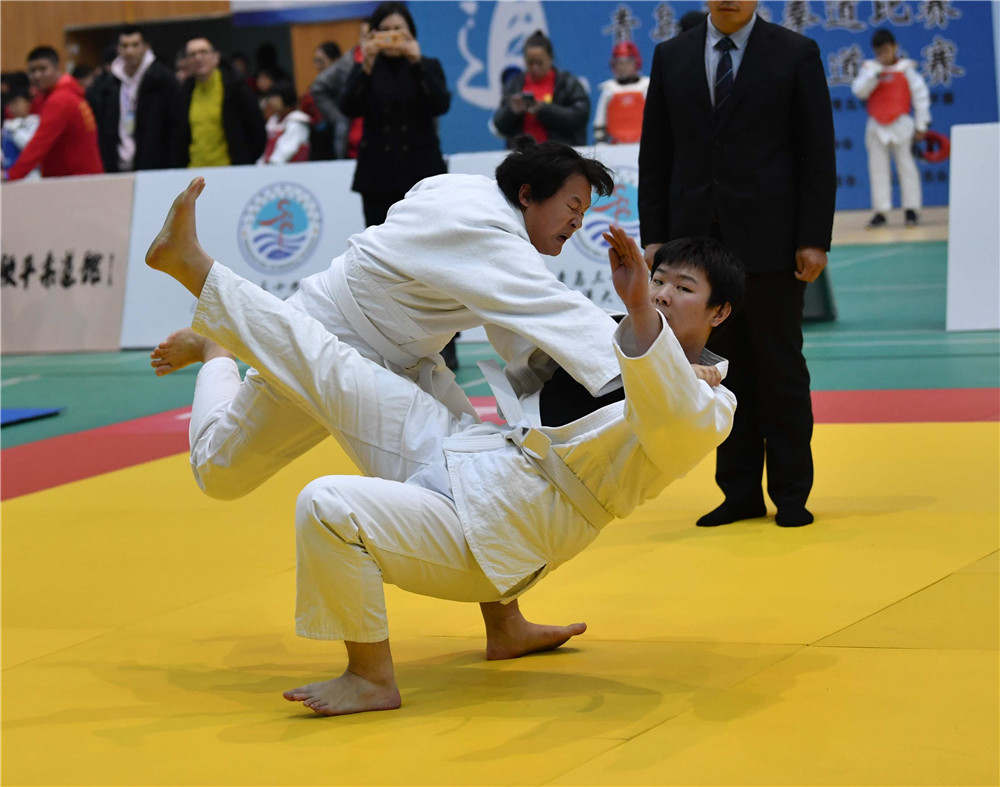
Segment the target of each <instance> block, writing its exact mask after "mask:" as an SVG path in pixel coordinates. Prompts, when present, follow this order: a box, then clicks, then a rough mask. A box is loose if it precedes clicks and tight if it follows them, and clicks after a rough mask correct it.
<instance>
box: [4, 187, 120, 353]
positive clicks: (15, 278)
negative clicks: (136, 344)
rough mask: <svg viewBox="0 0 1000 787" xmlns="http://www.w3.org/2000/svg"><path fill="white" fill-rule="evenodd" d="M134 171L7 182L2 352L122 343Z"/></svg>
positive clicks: (77, 349) (111, 347)
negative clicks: (119, 173) (111, 175)
mask: <svg viewBox="0 0 1000 787" xmlns="http://www.w3.org/2000/svg"><path fill="white" fill-rule="evenodd" d="M132 183H133V178H132V177H131V176H119V177H114V178H60V179H58V180H49V181H44V182H33V183H23V184H20V183H19V184H10V185H5V186H4V188H3V190H2V192H0V195H2V211H3V232H2V243H0V245H2V249H0V252H2V254H0V299H2V303H0V312H2V336H3V339H2V351H3V352H5V353H29V352H87V351H113V350H117V349H119V347H120V345H119V332H120V329H121V315H122V306H123V301H124V295H125V267H126V266H125V260H126V254H127V250H128V237H129V228H130V225H131V219H132Z"/></svg>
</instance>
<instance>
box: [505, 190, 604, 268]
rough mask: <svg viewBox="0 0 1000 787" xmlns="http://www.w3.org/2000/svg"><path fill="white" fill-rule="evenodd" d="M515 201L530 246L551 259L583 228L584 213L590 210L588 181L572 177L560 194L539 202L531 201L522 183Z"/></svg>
mask: <svg viewBox="0 0 1000 787" xmlns="http://www.w3.org/2000/svg"><path fill="white" fill-rule="evenodd" d="M518 198H519V200H520V202H521V207H522V209H523V212H524V225H525V227H526V228H527V230H528V237H529V238H530V239H531V245H532V246H534V247H535V248H536V249H538V251H539V253H540V254H548V255H549V256H551V257H554V256H556V255H557V254H559V252H561V251H562V248H563V244H564V243H566V241H568V240H569V239H570V238H571V237H573V233H574V232H576V231H577V230H578V229H580V227H581V226H582V225H583V214H584V213H586V212H587V210H588V209H589V208H590V181H589V180H587V179H586V178H585V177H584V176H583V175H579V174H578V175H571V176H570V177H569V178H567V179H566V182H565V183H563V185H562V188H560V189H559V191H557V192H556V193H555V194H553V195H552V196H551V197H549V198H548V199H546V200H542V201H541V202H536V201H534V200H532V199H531V187H530V186H528V185H527V184H525V185H523V186H521V190H520V192H518Z"/></svg>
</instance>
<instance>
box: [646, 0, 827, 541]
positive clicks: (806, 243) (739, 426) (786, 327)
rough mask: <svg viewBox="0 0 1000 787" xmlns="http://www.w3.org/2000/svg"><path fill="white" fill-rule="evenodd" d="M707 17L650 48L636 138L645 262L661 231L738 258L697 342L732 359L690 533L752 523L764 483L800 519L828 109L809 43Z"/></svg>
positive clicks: (784, 520)
mask: <svg viewBox="0 0 1000 787" xmlns="http://www.w3.org/2000/svg"><path fill="white" fill-rule="evenodd" d="M708 7H709V15H708V18H707V19H706V20H705V21H704V22H702V23H700V24H699V25H697V26H696V27H694V28H692V29H691V30H688V31H687V32H685V33H682V34H680V35H678V36H677V37H676V38H673V39H671V40H669V41H665V42H663V43H661V44H660V45H658V46H657V47H656V51H655V53H654V55H653V65H652V69H651V73H650V83H649V90H648V93H647V95H646V107H645V113H644V117H643V126H642V140H641V143H640V147H639V221H640V227H641V234H642V244H643V246H644V247H645V250H646V258H647V261H650V260H652V255H653V253H655V251H656V249H657V248H658V247H659V245H660V244H662V243H665V242H666V241H669V240H672V239H674V238H680V237H687V236H699V235H709V236H712V237H714V238H717V239H718V240H720V241H722V242H723V243H724V244H725V245H727V246H728V247H729V248H730V249H732V250H733V251H735V252H736V253H737V254H738V255H739V256H740V258H741V259H742V260H743V265H744V268H745V269H746V274H747V290H746V298H745V300H744V305H743V309H742V311H741V312H740V313H739V314H738V315H736V316H735V318H734V319H733V320H732V324H731V325H730V326H729V328H728V330H726V331H724V332H723V333H722V334H721V335H720V336H718V337H717V338H715V339H713V342H712V343H711V344H710V349H712V350H713V351H714V352H717V353H719V354H720V355H722V356H724V357H726V358H728V359H729V362H730V371H729V376H728V377H727V378H726V386H727V387H728V388H730V389H731V390H732V391H733V392H734V393H735V394H736V397H737V401H738V406H737V410H736V420H735V423H734V425H733V431H732V434H731V435H730V437H729V439H728V440H726V442H725V443H723V444H722V445H721V446H720V447H719V449H718V453H717V455H716V474H715V478H716V482H717V483H718V485H719V487H720V488H721V489H722V491H723V493H724V494H725V500H724V501H723V502H722V504H721V505H720V506H719V507H718V508H716V509H715V510H713V511H711V512H709V513H707V514H705V515H704V516H703V517H701V519H699V520H698V525H699V526H702V527H712V526H715V525H724V524H728V523H730V522H735V521H737V520H741V519H750V518H753V517H760V516H764V515H765V514H766V513H767V508H766V505H765V503H764V495H763V491H762V488H761V477H762V473H763V470H764V466H765V461H766V466H767V492H768V495H769V496H770V498H771V500H772V501H773V502H774V504H775V505H776V506H777V515H776V517H775V521H776V522H777V524H779V525H781V526H783V527H799V526H802V525H808V524H809V523H811V522H812V521H813V516H812V514H811V513H810V512H809V510H808V509H807V508H806V501H807V499H808V497H809V492H810V490H811V488H812V483H813V462H812V450H811V447H810V441H811V439H812V426H813V417H812V405H811V400H810V395H809V371H808V369H807V368H806V363H805V358H804V357H803V355H802V306H803V293H804V291H805V286H806V283H807V282H810V281H814V280H815V279H816V278H817V277H818V276H819V275H820V273H821V272H822V270H823V268H824V267H825V266H826V261H827V251H828V250H829V248H830V236H831V232H832V228H833V211H834V196H835V192H836V162H835V156H834V148H833V115H832V112H831V108H830V93H829V90H828V88H827V84H826V74H825V71H824V68H823V63H822V61H821V59H820V53H819V47H818V46H817V45H816V43H815V42H814V41H813V40H812V39H810V38H806V37H805V36H802V35H799V34H797V33H793V32H791V31H789V30H786V29H785V28H783V27H780V26H779V25H774V24H771V23H769V22H765V21H764V20H763V19H760V18H758V17H757V16H756V7H757V3H756V2H733V1H732V0H729V1H728V2H726V1H725V0H722V1H720V0H716V1H715V2H711V1H710V2H709V3H708Z"/></svg>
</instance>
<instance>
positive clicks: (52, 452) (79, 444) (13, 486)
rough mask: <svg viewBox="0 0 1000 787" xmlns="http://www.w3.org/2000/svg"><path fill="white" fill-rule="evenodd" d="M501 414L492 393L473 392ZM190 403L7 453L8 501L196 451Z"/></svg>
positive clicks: (851, 418) (822, 406)
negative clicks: (190, 431)
mask: <svg viewBox="0 0 1000 787" xmlns="http://www.w3.org/2000/svg"><path fill="white" fill-rule="evenodd" d="M472 403H473V405H475V406H476V409H477V411H478V412H479V414H480V417H482V418H484V419H489V420H494V419H495V403H494V401H493V399H492V397H488V396H478V397H472ZM190 413H191V410H190V408H187V407H185V408H181V409H178V410H169V411H167V412H165V413H158V414H157V415H150V416H147V417H145V418H136V419H134V420H131V421H123V422H122V423H118V424H112V425H111V426H103V427H100V428H97V429H89V430H87V431H85V432H77V433H75V434H68V435H61V436H59V437H51V438H48V439H46V440H38V441H37V442H34V443H26V444H25V445H19V446H14V447H12V448H5V449H4V450H3V451H0V500H10V499H11V498H15V497H20V496H21V495H27V494H30V493H32V492H40V491H42V490H45V489H51V488H52V487H55V486H60V485H62V484H68V483H72V482H73V481H81V480H83V479H85V478H91V477H93V476H96V475H101V474H102V473H110V472H113V471H115V470H122V469H124V468H126V467H131V466H133V465H137V464H141V463H143V462H151V461H153V460H155V459H162V458H163V457H166V456H171V455H173V454H180V453H185V452H186V451H187V450H188V436H187V429H188V421H189V419H190ZM813 414H814V417H815V420H816V423H832V424H846V423H935V422H944V423H954V422H975V421H986V422H996V421H1000V388H942V389H923V390H905V391H814V392H813Z"/></svg>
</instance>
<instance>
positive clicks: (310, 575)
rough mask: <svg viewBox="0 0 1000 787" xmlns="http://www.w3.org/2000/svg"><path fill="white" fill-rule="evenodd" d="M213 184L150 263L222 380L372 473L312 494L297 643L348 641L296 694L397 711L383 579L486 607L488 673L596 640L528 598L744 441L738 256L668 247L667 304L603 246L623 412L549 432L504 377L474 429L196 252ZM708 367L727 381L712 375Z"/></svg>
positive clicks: (302, 535) (614, 244) (618, 253)
mask: <svg viewBox="0 0 1000 787" xmlns="http://www.w3.org/2000/svg"><path fill="white" fill-rule="evenodd" d="M202 185H203V181H201V179H200V178H196V179H195V180H194V181H192V184H191V186H189V188H188V190H187V191H185V192H184V193H183V194H182V195H181V196H179V197H178V198H177V200H176V201H175V203H174V206H173V208H172V209H171V213H170V215H169V216H168V218H167V222H166V224H165V225H164V229H163V231H162V232H161V233H160V235H159V236H158V237H157V239H156V240H155V241H154V242H153V245H152V246H151V247H150V251H149V253H148V254H147V257H146V259H147V262H148V263H149V264H150V265H151V266H152V267H153V268H156V269H157V270H161V271H163V272H165V273H168V274H170V275H171V276H173V277H174V278H175V279H177V280H178V281H179V282H180V283H181V284H183V285H184V286H185V287H186V288H187V289H188V290H189V291H190V292H191V293H192V294H194V295H195V297H197V298H198V299H199V301H198V308H197V311H196V313H195V317H194V322H193V325H194V327H195V328H196V330H197V331H198V332H199V333H200V334H202V335H203V336H205V337H207V339H206V340H205V342H204V352H203V354H202V357H203V359H204V360H205V367H204V369H205V370H207V369H209V368H212V367H227V366H228V367H235V366H236V363H235V360H234V358H233V356H232V355H229V354H228V353H227V352H226V351H225V350H223V349H222V348H223V347H225V348H229V349H230V350H232V352H234V353H235V354H236V355H237V356H239V357H240V358H242V359H243V360H245V361H247V362H249V363H252V364H254V366H255V367H256V368H257V369H258V370H259V373H260V375H261V376H262V377H266V378H267V379H268V380H269V381H270V382H271V384H272V385H273V386H274V387H275V388H276V389H279V390H281V391H282V392H283V394H285V395H286V396H287V397H288V398H289V399H291V400H292V401H294V402H295V403H296V404H297V405H298V406H299V407H301V408H302V410H303V411H305V412H308V413H309V414H310V415H311V416H312V417H313V418H314V419H315V420H316V421H317V422H319V423H324V424H326V426H327V428H328V429H329V430H330V431H331V432H339V433H340V434H341V435H342V437H343V439H344V441H345V442H346V443H347V444H348V445H350V446H351V447H352V449H353V453H354V454H355V455H357V456H358V457H359V460H360V461H359V465H360V468H361V470H362V472H364V473H366V474H367V475H369V476H373V477H368V478H363V477H358V476H329V477H324V478H319V479H316V480H315V481H313V482H311V483H310V484H309V485H308V486H307V487H306V488H305V489H304V490H303V491H302V493H301V494H300V495H299V499H298V504H297V508H296V524H297V539H298V541H297V544H298V598H297V602H296V609H297V611H296V629H297V631H298V633H299V634H300V635H302V636H305V637H313V638H318V639H343V640H344V641H345V645H346V648H347V653H348V666H347V670H346V671H345V672H344V673H343V674H342V675H341V676H340V677H338V678H335V679H333V680H328V681H323V682H320V683H313V684H309V685H307V686H302V687H300V688H296V689H292V690H290V691H288V692H285V695H284V696H285V698H286V699H288V700H291V701H301V702H303V703H304V704H305V705H307V706H308V707H310V708H311V709H312V710H314V711H315V712H317V713H321V714H325V715H339V714H343V713H356V712H361V711H367V710H387V709H391V708H396V707H398V706H399V704H400V696H399V691H398V688H397V686H396V682H395V677H394V672H393V665H392V658H391V655H390V650H389V640H388V625H387V622H386V614H385V603H384V598H383V591H382V583H383V582H388V583H391V584H395V585H398V586H399V587H402V588H404V589H406V590H409V591H412V592H415V593H420V594H423V595H429V596H435V597H438V598H445V599H453V600H456V601H468V602H480V604H481V607H482V610H483V615H484V618H485V620H486V625H487V658H513V657H516V656H519V655H523V654H524V653H529V652H533V651H537V650H546V649H551V648H554V647H558V646H559V645H560V644H562V643H563V642H565V641H566V640H567V639H569V637H570V636H573V635H574V634H578V633H581V632H582V631H583V630H584V629H585V626H583V624H576V625H575V626H564V627H556V626H538V625H535V624H532V623H529V622H528V621H526V620H525V619H524V618H523V616H521V614H520V611H519V610H518V607H517V601H516V598H517V596H519V595H520V594H521V593H523V592H524V591H525V590H527V589H528V588H529V587H530V586H532V585H533V584H535V583H536V582H537V581H538V580H539V579H540V578H541V577H543V576H545V575H546V574H548V573H549V572H550V571H552V570H553V569H555V568H556V567H558V566H559V565H560V564H561V563H563V562H565V561H566V560H568V559H569V558H571V557H573V556H574V555H575V554H577V553H578V552H579V551H580V550H582V549H583V548H584V547H586V546H587V545H588V544H589V543H590V542H591V541H593V539H594V538H596V537H597V535H598V532H599V531H600V529H601V528H602V527H604V526H605V525H606V524H607V523H608V522H609V521H611V520H612V519H614V518H619V517H624V516H627V515H628V514H629V513H630V512H631V511H632V510H633V509H634V508H635V507H636V506H637V505H639V504H640V503H642V502H643V501H644V500H646V499H648V498H650V497H653V496H655V495H657V494H659V493H660V491H662V489H663V488H664V487H665V486H666V485H667V484H669V483H670V482H671V481H673V480H674V479H676V478H678V477H680V476H682V475H684V474H685V473H687V472H688V471H689V470H690V469H691V468H692V467H694V466H695V465H696V464H697V463H698V462H699V461H700V460H701V459H702V458H703V457H704V456H705V455H706V454H708V453H709V452H710V451H712V450H713V449H715V448H716V447H717V446H718V445H719V443H721V442H722V441H723V440H724V439H725V438H726V436H727V435H728V433H729V430H730V428H731V426H732V419H733V413H734V411H735V408H736V401H735V397H734V396H733V395H732V393H730V392H729V391H728V390H726V389H725V388H724V387H722V386H721V385H717V387H712V385H710V384H709V382H706V380H709V379H710V380H711V382H712V383H718V382H721V379H722V375H723V374H724V373H725V362H724V361H723V360H722V359H721V358H718V357H717V356H711V357H710V356H709V355H706V354H705V351H704V345H705V342H706V341H707V339H708V337H709V334H710V333H711V331H712V330H713V329H714V328H716V327H718V326H719V325H721V323H722V322H724V321H725V320H726V318H727V317H728V316H729V314H730V313H731V309H732V308H733V307H734V306H736V305H738V303H739V301H740V300H741V299H742V295H743V274H742V270H741V268H740V266H739V263H738V262H737V261H736V260H735V258H734V257H733V256H732V255H731V254H730V253H729V252H728V251H726V250H725V249H724V248H723V247H722V246H721V245H719V244H717V243H716V242H715V241H712V240H710V239H693V240H681V241H675V242H673V243H670V244H666V245H665V246H663V247H662V248H661V249H660V250H659V252H658V253H657V257H656V260H655V263H654V269H653V274H652V284H653V286H652V296H651V295H650V284H649V281H650V280H649V278H647V277H648V273H647V268H646V264H645V261H644V259H643V255H642V254H641V252H640V251H639V249H638V248H637V247H636V245H635V243H634V242H632V241H631V240H630V239H629V238H628V237H627V236H626V235H625V233H624V232H623V231H622V230H621V229H620V228H618V227H613V228H612V230H611V233H610V234H608V235H605V238H606V239H607V240H608V242H609V243H610V244H611V250H610V251H609V256H610V259H611V268H612V277H613V280H614V284H615V289H616V290H617V292H618V294H619V295H620V296H621V298H622V301H623V302H624V303H625V305H626V307H627V309H628V316H627V317H626V319H625V320H624V321H623V322H622V324H621V325H620V326H618V327H617V330H616V331H615V333H614V336H613V337H609V338H608V343H609V344H610V345H611V346H612V348H613V351H614V353H615V355H616V358H617V361H618V364H619V368H620V371H621V375H622V380H623V383H624V401H621V400H619V401H614V402H611V403H610V404H604V403H603V402H602V401H600V400H596V401H593V403H592V408H596V409H593V412H590V413H589V414H587V415H584V416H583V417H581V418H578V419H577V420H574V421H572V422H570V423H566V424H564V425H562V426H545V425H541V424H539V423H538V421H537V415H535V416H533V415H531V414H525V413H524V412H523V411H522V409H521V408H522V401H519V400H518V398H517V397H516V396H515V395H514V394H513V391H512V389H511V388H510V385H509V383H508V381H507V378H506V377H504V375H503V373H502V372H501V371H500V370H499V367H486V366H484V371H485V372H486V373H487V376H488V377H489V378H490V379H491V382H492V383H493V386H494V390H495V392H496V394H497V399H498V403H499V405H500V408H501V410H502V412H503V414H504V416H505V418H506V419H507V421H508V423H507V424H505V425H502V426H501V425H497V424H492V423H480V424H476V423H471V422H470V421H469V420H468V419H466V418H456V417H455V416H454V414H452V413H451V412H449V410H448V409H447V407H445V406H444V405H443V404H442V403H441V402H439V401H437V400H435V399H434V398H433V397H431V396H430V395H428V394H427V393H425V392H424V391H422V390H421V389H420V388H419V387H418V386H416V385H415V384H413V383H412V382H410V381H408V380H404V379H401V378H400V377H399V376H397V375H395V374H393V373H392V372H391V371H389V370H387V369H385V368H384V367H382V366H380V365H378V364H376V363H373V362H371V361H368V360H366V359H364V358H363V357H362V356H361V355H360V354H358V352H357V351H355V350H354V349H352V348H350V347H349V346H348V345H346V344H345V343H344V342H342V341H340V340H339V339H338V338H337V337H336V336H335V335H333V334H331V333H329V332H328V331H327V330H326V329H325V328H324V326H323V325H322V323H320V322H319V321H317V320H315V319H313V318H312V317H309V316H308V315H305V314H303V313H302V312H301V311H298V310H296V309H294V308H292V307H290V306H289V305H288V304H287V303H283V302H282V301H280V300H278V299H277V298H275V297H274V296H272V295H270V294H268V293H266V292H264V291H262V290H260V289H259V288H258V287H256V286H255V285H253V284H251V283H250V282H247V281H246V280H244V279H241V278H240V277H238V276H237V275H236V274H234V273H232V272H231V271H230V270H228V269H227V268H225V267H223V266H222V265H220V264H218V263H214V262H213V261H212V259H211V257H209V256H208V255H207V254H205V252H204V251H203V250H202V249H201V247H200V246H199V245H198V243H197V238H196V236H195V228H194V204H195V199H196V197H197V195H198V193H200V191H201V187H202ZM695 363H701V364H715V365H716V366H715V367H714V368H711V367H710V368H709V369H707V370H701V371H702V372H703V373H704V376H702V377H699V375H697V374H696V371H695V370H696V369H698V368H699V367H696V366H692V364H695ZM544 391H545V389H544V388H543V390H542V393H543V394H544ZM583 395H584V396H585V397H589V396H590V395H589V393H584V394H583ZM541 409H544V407H542V408H534V407H529V410H531V411H533V412H535V413H537V412H539V411H540V410H541Z"/></svg>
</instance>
